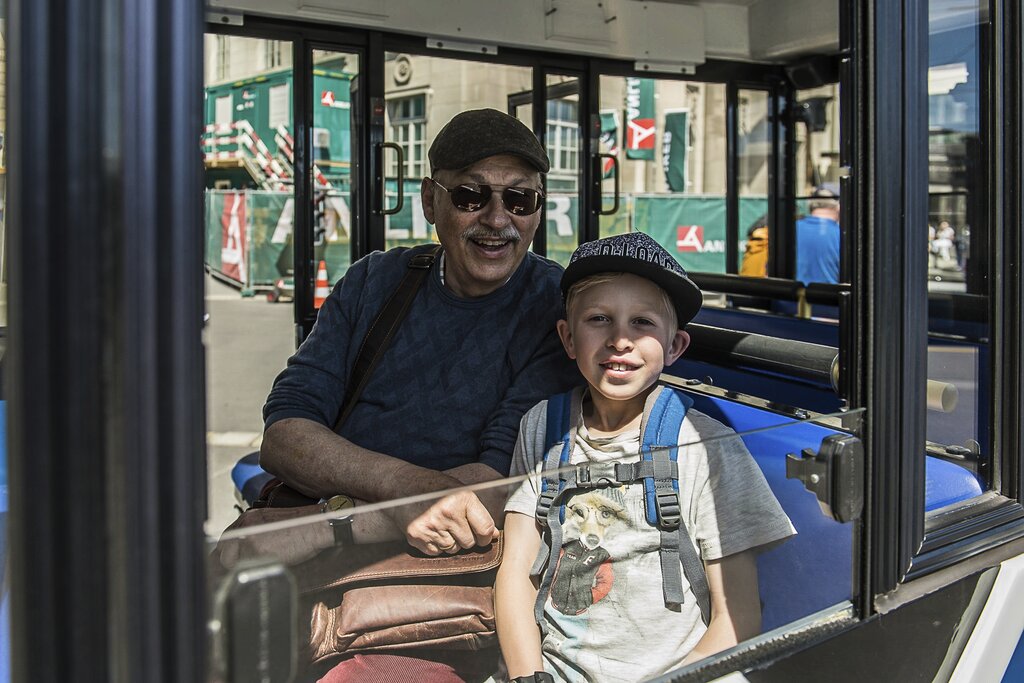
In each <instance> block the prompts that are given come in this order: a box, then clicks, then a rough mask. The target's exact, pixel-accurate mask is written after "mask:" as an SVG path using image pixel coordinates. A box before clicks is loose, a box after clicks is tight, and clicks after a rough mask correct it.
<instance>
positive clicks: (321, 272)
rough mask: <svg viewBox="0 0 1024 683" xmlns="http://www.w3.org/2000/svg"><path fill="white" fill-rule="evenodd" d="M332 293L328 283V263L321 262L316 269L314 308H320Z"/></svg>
mask: <svg viewBox="0 0 1024 683" xmlns="http://www.w3.org/2000/svg"><path fill="white" fill-rule="evenodd" d="M330 293H331V286H330V284H328V282H327V262H326V261H320V266H319V267H318V268H317V269H316V290H315V291H314V292H313V308H320V306H322V305H323V303H324V301H325V300H326V299H327V297H328V296H329V295H330Z"/></svg>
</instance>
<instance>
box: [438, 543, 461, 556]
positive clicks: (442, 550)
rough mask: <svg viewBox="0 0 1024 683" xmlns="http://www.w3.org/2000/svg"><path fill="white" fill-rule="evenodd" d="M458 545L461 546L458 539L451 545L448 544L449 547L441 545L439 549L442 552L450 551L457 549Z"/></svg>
mask: <svg viewBox="0 0 1024 683" xmlns="http://www.w3.org/2000/svg"><path fill="white" fill-rule="evenodd" d="M458 547H459V542H458V541H452V544H451V545H450V546H448V547H447V548H441V547H440V546H439V547H438V548H437V549H438V550H440V551H441V552H442V553H450V552H451V551H453V550H455V549H456V548H458Z"/></svg>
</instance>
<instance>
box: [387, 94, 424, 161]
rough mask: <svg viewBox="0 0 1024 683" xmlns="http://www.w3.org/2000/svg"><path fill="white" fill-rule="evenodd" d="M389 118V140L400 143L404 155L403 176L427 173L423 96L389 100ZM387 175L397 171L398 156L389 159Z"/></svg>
mask: <svg viewBox="0 0 1024 683" xmlns="http://www.w3.org/2000/svg"><path fill="white" fill-rule="evenodd" d="M388 115H389V117H390V119H391V141H392V142H394V143H395V144H396V145H399V146H401V148H402V155H403V158H404V159H405V169H404V171H405V177H406V178H422V177H423V176H425V175H427V173H428V169H427V163H426V160H427V152H426V149H427V142H426V123H427V116H426V96H424V95H413V96H412V97H403V98H401V99H395V100H391V101H390V102H388ZM388 175H389V176H391V177H394V176H396V175H398V162H397V159H396V158H394V157H392V158H391V159H390V160H389V161H388Z"/></svg>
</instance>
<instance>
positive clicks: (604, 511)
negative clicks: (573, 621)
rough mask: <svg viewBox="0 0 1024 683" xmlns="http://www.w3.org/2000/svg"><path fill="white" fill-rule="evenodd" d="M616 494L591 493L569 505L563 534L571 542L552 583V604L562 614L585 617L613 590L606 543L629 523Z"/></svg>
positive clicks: (562, 553) (579, 497) (624, 509)
mask: <svg viewBox="0 0 1024 683" xmlns="http://www.w3.org/2000/svg"><path fill="white" fill-rule="evenodd" d="M611 491H613V490H609V493H611ZM615 493H618V492H615ZM615 493H612V495H611V496H608V495H603V494H602V493H599V492H597V491H590V492H588V493H585V494H582V495H578V496H574V497H573V498H572V499H571V500H570V501H569V503H568V504H567V505H566V511H565V518H566V519H565V527H564V529H563V533H564V535H565V536H564V537H565V538H567V539H570V540H569V541H568V542H567V543H565V545H563V546H562V549H561V552H560V553H559V556H558V565H557V566H556V568H555V575H554V577H553V578H552V580H551V604H552V606H553V607H554V608H555V609H556V610H558V611H559V612H561V613H562V614H583V613H584V612H586V611H587V609H588V608H589V607H590V606H591V605H593V604H595V603H597V602H598V601H600V600H601V599H602V598H604V597H605V596H606V595H608V592H609V591H610V590H611V588H612V580H613V575H612V563H611V554H610V553H609V552H608V551H607V550H605V549H604V547H602V544H603V543H604V540H605V538H607V537H608V536H609V533H610V532H611V533H614V531H613V530H614V529H615V527H617V526H625V525H626V524H627V522H628V520H629V516H628V514H627V511H626V508H625V506H624V505H623V504H622V502H621V501H619V500H615V499H614V498H619V497H621V494H619V495H618V496H616V495H615Z"/></svg>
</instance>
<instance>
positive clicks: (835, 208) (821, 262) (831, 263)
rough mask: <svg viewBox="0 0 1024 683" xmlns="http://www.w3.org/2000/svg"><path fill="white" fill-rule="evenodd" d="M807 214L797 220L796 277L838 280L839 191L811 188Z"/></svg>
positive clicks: (810, 280)
mask: <svg viewBox="0 0 1024 683" xmlns="http://www.w3.org/2000/svg"><path fill="white" fill-rule="evenodd" d="M808 211H809V213H808V215H806V216H803V217H801V218H800V220H798V221H797V222H796V279H797V280H798V281H799V282H803V283H804V284H808V283H810V282H828V283H837V282H839V195H838V194H836V193H835V192H833V191H832V190H830V189H828V188H826V187H819V188H816V189H815V190H814V193H813V194H812V195H811V200H810V202H809V204H808Z"/></svg>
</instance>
